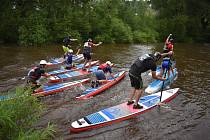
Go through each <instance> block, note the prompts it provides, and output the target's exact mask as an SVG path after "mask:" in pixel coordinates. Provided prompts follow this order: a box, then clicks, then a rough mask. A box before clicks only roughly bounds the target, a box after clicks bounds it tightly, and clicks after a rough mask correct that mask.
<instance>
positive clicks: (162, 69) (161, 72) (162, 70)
mask: <svg viewBox="0 0 210 140" xmlns="http://www.w3.org/2000/svg"><path fill="white" fill-rule="evenodd" d="M163 72H164V68H161V70H160V74H159V75H160V76H162V75H163Z"/></svg>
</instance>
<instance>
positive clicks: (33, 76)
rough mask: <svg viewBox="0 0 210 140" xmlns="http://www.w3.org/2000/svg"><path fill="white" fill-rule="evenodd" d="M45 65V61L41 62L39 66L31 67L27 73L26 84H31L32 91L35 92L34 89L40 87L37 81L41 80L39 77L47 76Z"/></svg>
mask: <svg viewBox="0 0 210 140" xmlns="http://www.w3.org/2000/svg"><path fill="white" fill-rule="evenodd" d="M46 64H47V61H46V60H41V61H40V63H39V66H36V67H33V68H32V69H31V70H30V71H29V72H28V79H27V83H29V84H31V89H32V90H35V89H36V88H38V87H40V86H41V85H40V84H39V81H38V80H39V79H40V78H41V76H46V77H48V76H49V74H47V73H45V67H46Z"/></svg>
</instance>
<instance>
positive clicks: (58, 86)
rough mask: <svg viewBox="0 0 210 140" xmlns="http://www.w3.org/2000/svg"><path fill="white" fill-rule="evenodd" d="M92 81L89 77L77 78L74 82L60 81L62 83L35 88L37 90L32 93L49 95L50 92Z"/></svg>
mask: <svg viewBox="0 0 210 140" xmlns="http://www.w3.org/2000/svg"><path fill="white" fill-rule="evenodd" d="M88 81H90V79H89V78H86V79H82V80H77V81H73V82H67V83H60V84H55V85H51V86H44V87H43V88H40V89H37V90H35V92H34V93H33V94H32V95H34V96H47V95H50V94H54V93H56V92H61V91H64V90H67V89H69V88H71V87H73V86H77V85H80V84H83V83H86V82H88Z"/></svg>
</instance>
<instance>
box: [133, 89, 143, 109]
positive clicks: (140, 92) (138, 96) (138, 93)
mask: <svg viewBox="0 0 210 140" xmlns="http://www.w3.org/2000/svg"><path fill="white" fill-rule="evenodd" d="M142 94H143V90H142V89H138V90H136V101H135V104H136V105H137V104H138V102H139V99H140V98H141V96H142Z"/></svg>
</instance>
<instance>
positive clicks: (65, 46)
mask: <svg viewBox="0 0 210 140" xmlns="http://www.w3.org/2000/svg"><path fill="white" fill-rule="evenodd" d="M72 41H77V39H74V38H71V35H69V36H68V37H65V38H64V39H63V51H64V53H67V52H68V50H69V49H70V48H71V45H70V44H71V42H72Z"/></svg>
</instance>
